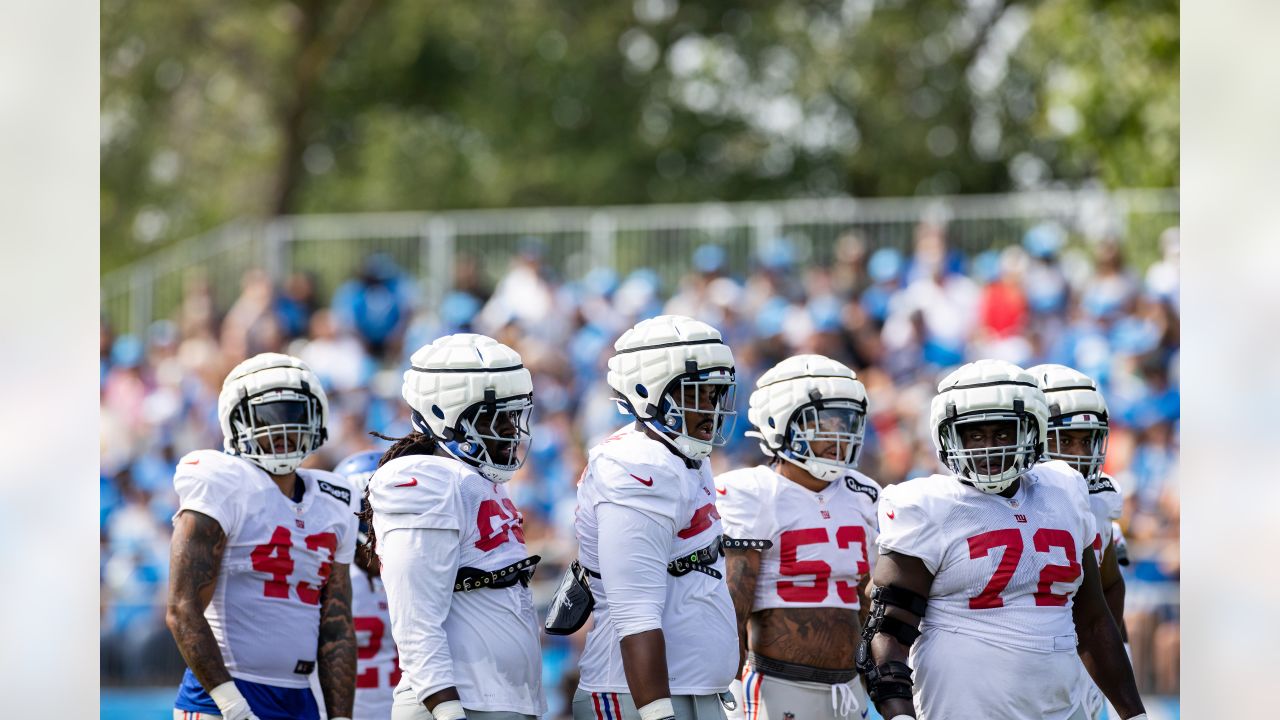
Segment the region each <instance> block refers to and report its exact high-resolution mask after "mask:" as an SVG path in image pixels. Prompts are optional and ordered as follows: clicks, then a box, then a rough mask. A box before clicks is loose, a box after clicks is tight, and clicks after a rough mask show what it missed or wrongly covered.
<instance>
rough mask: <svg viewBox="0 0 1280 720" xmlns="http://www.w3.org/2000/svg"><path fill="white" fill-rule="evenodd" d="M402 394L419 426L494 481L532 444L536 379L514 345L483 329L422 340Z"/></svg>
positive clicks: (510, 469) (506, 475)
mask: <svg viewBox="0 0 1280 720" xmlns="http://www.w3.org/2000/svg"><path fill="white" fill-rule="evenodd" d="M409 362H410V368H409V369H408V370H406V371H405V373H404V385H403V386H402V387H401V390H400V394H401V395H402V396H403V397H404V399H405V402H407V403H409V407H411V408H413V414H412V416H413V426H414V428H416V429H417V430H418V431H419V432H421V433H425V434H426V435H428V436H430V437H433V438H435V439H436V440H437V441H438V442H439V443H440V445H441V447H443V448H444V450H445V451H446V452H448V453H449V454H450V455H452V456H453V457H455V458H457V459H458V460H461V461H462V462H465V463H467V464H468V465H474V466H475V467H476V469H477V470H478V471H479V473H480V474H481V475H483V476H484V477H486V478H488V479H489V480H490V481H492V482H495V483H504V482H507V481H508V480H510V479H511V476H512V475H513V474H515V471H516V470H519V469H520V466H521V465H523V464H524V458H525V451H526V450H528V447H529V443H528V440H529V413H530V411H531V410H532V409H533V379H532V378H531V377H530V375H529V371H528V370H526V369H525V367H524V364H523V363H522V362H521V360H520V355H519V354H518V353H517V352H516V351H515V350H512V349H511V348H509V347H507V346H506V345H503V344H502V343H500V342H498V341H497V340H494V339H493V338H491V337H486V336H484V335H474V334H471V333H458V334H456V335H446V336H444V337H442V338H440V339H438V340H436V341H435V342H433V343H431V344H430V345H424V346H422V347H420V348H418V351H417V352H415V353H414V354H413V357H412V358H410V360H409Z"/></svg>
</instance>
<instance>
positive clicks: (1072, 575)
mask: <svg viewBox="0 0 1280 720" xmlns="http://www.w3.org/2000/svg"><path fill="white" fill-rule="evenodd" d="M1031 542H1032V545H1033V546H1034V547H1035V549H1036V552H1042V553H1049V552H1050V550H1051V549H1052V548H1055V547H1057V548H1062V550H1063V552H1064V553H1065V554H1066V557H1067V564H1066V565H1054V564H1052V563H1050V564H1048V565H1045V566H1044V568H1042V569H1041V570H1040V577H1039V582H1038V583H1037V584H1036V591H1035V602H1036V605H1049V606H1059V607H1061V606H1063V605H1066V604H1067V600H1068V598H1070V595H1069V594H1058V593H1055V592H1053V584H1054V583H1055V582H1062V583H1072V582H1075V580H1076V578H1078V577H1080V561H1079V560H1077V559H1076V558H1075V555H1074V552H1075V546H1076V543H1075V538H1073V537H1072V536H1071V533H1069V532H1067V531H1066V530H1055V529H1053V528H1040V529H1039V530H1036V532H1035V534H1034V535H1032V536H1031ZM968 543H969V558H970V559H973V560H976V559H978V558H982V557H986V556H987V555H989V554H990V553H991V552H992V551H993V550H995V549H997V548H1004V552H1003V554H1001V556H1000V562H999V564H997V565H996V571H995V572H994V573H993V574H992V575H991V579H990V580H988V581H987V584H986V586H985V587H983V588H982V592H980V593H978V594H977V595H975V596H973V597H971V598H969V608H970V609H973V610H987V609H991V608H999V607H1004V598H1003V597H1002V596H1001V593H1002V592H1004V589H1005V588H1006V587H1008V586H1009V581H1010V580H1012V579H1013V573H1014V571H1015V570H1017V568H1018V562H1019V561H1020V560H1021V559H1022V554H1023V550H1024V544H1023V540H1022V531H1020V530H1018V529H1017V528H1004V529H1002V530H988V531H987V532H984V533H979V534H977V535H974V536H973V537H971V538H969V539H968Z"/></svg>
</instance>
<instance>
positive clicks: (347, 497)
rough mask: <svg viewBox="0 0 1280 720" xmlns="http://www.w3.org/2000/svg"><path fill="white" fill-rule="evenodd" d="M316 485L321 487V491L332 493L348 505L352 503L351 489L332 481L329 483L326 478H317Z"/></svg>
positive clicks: (327, 493)
mask: <svg viewBox="0 0 1280 720" xmlns="http://www.w3.org/2000/svg"><path fill="white" fill-rule="evenodd" d="M316 485H318V486H319V487H320V492H322V493H325V494H326V495H332V496H333V497H335V498H337V499H339V500H341V501H342V502H344V503H346V504H348V505H350V504H351V491H350V490H348V489H346V488H344V487H338V486H337V485H334V484H332V483H327V482H325V481H324V480H317V481H316Z"/></svg>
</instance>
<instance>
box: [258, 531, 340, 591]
mask: <svg viewBox="0 0 1280 720" xmlns="http://www.w3.org/2000/svg"><path fill="white" fill-rule="evenodd" d="M303 541H304V542H305V543H306V546H307V549H309V550H324V551H325V553H326V554H327V555H328V558H329V559H328V560H325V561H321V563H320V567H319V568H318V570H317V573H316V574H317V575H319V576H320V584H319V586H316V587H313V586H312V585H311V583H309V582H307V581H305V580H299V581H298V583H297V595H298V599H299V600H301V601H302V602H304V603H306V604H307V605H319V604H320V589H321V588H323V587H324V584H325V582H327V581H328V579H329V574H330V573H332V572H333V555H334V553H335V552H337V550H338V536H337V535H335V534H334V533H331V532H323V533H316V534H314V535H308V536H306V537H305V538H304V539H303ZM249 560H250V562H251V563H252V564H253V569H254V570H257V571H258V572H261V573H266V574H268V575H270V576H271V578H270V579H268V580H264V581H263V584H262V596H263V597H269V598H280V599H284V600H287V599H288V598H289V586H290V585H292V583H291V582H290V580H289V576H290V575H292V574H293V568H294V563H293V533H292V531H290V530H289V528H287V527H285V526H283V525H277V526H276V529H275V531H274V532H272V533H271V540H269V541H268V542H266V543H263V544H262V545H259V546H257V547H255V548H254V549H253V550H252V551H250V553H249Z"/></svg>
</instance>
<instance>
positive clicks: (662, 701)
mask: <svg viewBox="0 0 1280 720" xmlns="http://www.w3.org/2000/svg"><path fill="white" fill-rule="evenodd" d="M675 716H676V709H675V706H674V705H672V704H671V698H658V699H657V700H654V701H653V702H651V703H649V704H648V705H645V706H644V707H642V708H640V720H662V718H673V717H675Z"/></svg>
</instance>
